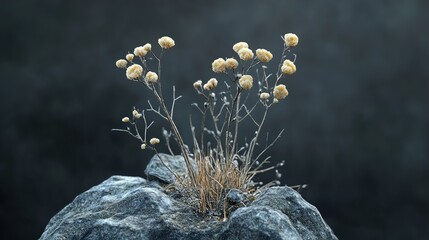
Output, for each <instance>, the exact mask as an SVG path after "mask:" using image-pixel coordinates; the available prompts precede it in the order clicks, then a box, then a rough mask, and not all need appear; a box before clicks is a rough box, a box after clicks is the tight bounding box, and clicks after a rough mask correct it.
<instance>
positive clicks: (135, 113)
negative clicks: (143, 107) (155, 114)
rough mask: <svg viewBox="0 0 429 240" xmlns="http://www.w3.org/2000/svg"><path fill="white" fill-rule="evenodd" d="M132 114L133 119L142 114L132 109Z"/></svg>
mask: <svg viewBox="0 0 429 240" xmlns="http://www.w3.org/2000/svg"><path fill="white" fill-rule="evenodd" d="M133 116H134V118H135V119H139V118H141V117H142V116H143V115H142V114H141V113H139V112H138V111H137V110H133Z"/></svg>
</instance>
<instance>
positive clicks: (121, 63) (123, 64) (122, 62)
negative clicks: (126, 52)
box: [116, 59, 127, 68]
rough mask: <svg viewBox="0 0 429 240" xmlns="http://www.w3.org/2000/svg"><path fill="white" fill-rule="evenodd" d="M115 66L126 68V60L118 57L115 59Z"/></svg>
mask: <svg viewBox="0 0 429 240" xmlns="http://www.w3.org/2000/svg"><path fill="white" fill-rule="evenodd" d="M116 67H117V68H126V67H127V61H126V60H125V59H119V60H118V61H116Z"/></svg>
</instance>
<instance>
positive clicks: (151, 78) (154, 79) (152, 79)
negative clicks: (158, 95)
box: [146, 71, 158, 83]
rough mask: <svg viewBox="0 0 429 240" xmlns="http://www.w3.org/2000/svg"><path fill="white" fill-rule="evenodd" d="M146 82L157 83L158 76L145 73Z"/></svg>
mask: <svg viewBox="0 0 429 240" xmlns="http://www.w3.org/2000/svg"><path fill="white" fill-rule="evenodd" d="M146 81H148V82H150V83H156V82H158V74H156V73H154V72H151V71H149V72H147V73H146Z"/></svg>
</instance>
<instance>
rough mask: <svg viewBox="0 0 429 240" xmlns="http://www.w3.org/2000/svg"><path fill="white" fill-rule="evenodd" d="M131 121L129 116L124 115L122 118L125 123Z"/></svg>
mask: <svg viewBox="0 0 429 240" xmlns="http://www.w3.org/2000/svg"><path fill="white" fill-rule="evenodd" d="M129 121H130V118H129V117H124V118H122V122H124V123H127V122H129Z"/></svg>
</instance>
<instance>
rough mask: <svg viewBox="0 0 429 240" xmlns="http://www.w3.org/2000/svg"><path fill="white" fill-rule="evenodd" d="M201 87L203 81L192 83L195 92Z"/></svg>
mask: <svg viewBox="0 0 429 240" xmlns="http://www.w3.org/2000/svg"><path fill="white" fill-rule="evenodd" d="M202 85H203V81H201V80H198V81H196V82H194V88H195V89H197V90H198V89H200V88H201V86H202Z"/></svg>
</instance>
